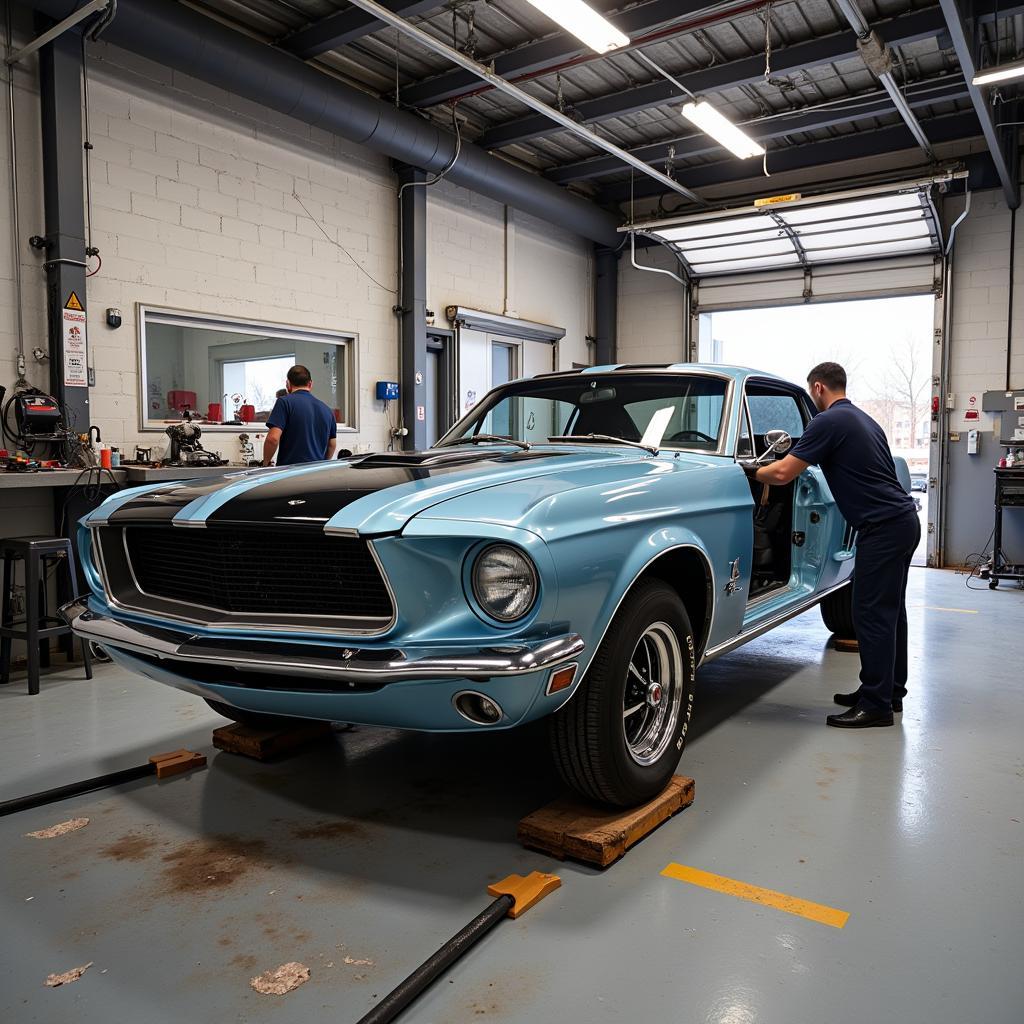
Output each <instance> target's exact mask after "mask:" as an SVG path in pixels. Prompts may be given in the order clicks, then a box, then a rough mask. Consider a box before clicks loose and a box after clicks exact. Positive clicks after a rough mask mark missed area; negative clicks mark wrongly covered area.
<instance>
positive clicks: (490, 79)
mask: <svg viewBox="0 0 1024 1024" xmlns="http://www.w3.org/2000/svg"><path fill="white" fill-rule="evenodd" d="M353 3H355V4H357V5H358V6H359V7H361V8H362V9H363V10H364V11H369V12H370V13H371V14H373V15H375V16H376V17H378V18H380V19H381V20H382V21H385V22H387V24H389V25H391V26H392V27H393V28H397V29H398V30H399V31H400V32H401V33H402V34H403V35H407V36H408V37H409V38H410V39H415V40H416V42H418V43H419V44H420V45H421V46H425V47H426V48H427V49H428V50H431V51H432V52H434V53H437V54H440V55H441V56H442V57H447V58H448V60H450V61H451V62H452V63H453V64H457V65H458V66H459V67H461V68H464V69H465V70H466V71H471V72H472V73H473V74H474V75H476V77H477V78H479V79H480V80H481V81H482V82H486V83H487V84H488V85H492V86H494V88H495V89H498V90H500V91H501V92H503V93H505V94H506V95H508V96H511V97H513V99H517V100H518V101H519V102H520V103H522V104H524V105H525V106H527V107H530V108H531V109H532V110H536V111H537V112H538V114H539V115H540V116H541V117H545V118H548V119H549V120H551V121H553V122H554V123H555V124H557V125H560V126H561V127H562V128H564V129H565V130H566V131H570V132H572V133H573V134H575V135H578V136H579V137H580V138H582V139H584V140H585V141H587V142H589V143H590V144H591V145H593V146H596V147H597V148H598V149H603V150H604V151H605V152H606V153H610V154H612V155H613V156H615V157H617V158H618V159H619V160H621V161H622V162H623V163H624V164H628V165H629V166H630V167H633V168H634V169H635V170H638V171H639V172H640V173H641V174H643V175H646V176H647V177H648V178H653V179H654V180H655V181H657V182H659V183H660V184H661V186H662V188H664V189H667V190H668V191H671V192H678V193H679V195H681V196H684V197H685V198H687V199H689V200H690V201H691V202H693V203H697V204H698V205H703V204H704V200H703V199H701V198H700V196H698V195H697V194H696V193H694V192H691V191H690V189H688V188H686V186H685V185H683V184H682V183H680V182H678V181H676V180H675V179H674V178H670V177H669V176H668V175H666V174H662V173H661V171H658V170H655V169H654V168H653V167H650V166H648V165H647V164H645V163H644V162H643V161H642V160H638V159H637V158H636V157H634V156H630V155H629V153H627V152H626V151H625V150H624V149H621V148H620V147H619V146H616V145H615V143H614V142H610V141H609V140H608V139H605V138H602V137H601V136H600V135H596V134H595V133H594V132H592V131H590V129H589V128H584V127H583V125H581V124H577V123H576V122H575V121H573V119H572V118H571V117H567V116H566V115H565V114H563V113H562V112H561V111H560V110H556V109H555V108H554V107H549V106H548V105H547V104H546V103H544V102H543V101H542V100H539V99H537V97H536V96H531V95H530V94H529V93H528V92H524V91H523V90H522V89H520V88H519V86H517V85H513V84H512V83H511V82H506V81H505V80H504V79H503V78H499V77H498V76H497V75H495V74H494V73H493V72H491V71H489V70H488V69H487V68H485V67H484V66H483V65H482V64H478V63H477V62H476V61H475V60H473V58H472V57H469V56H467V55H466V54H464V53H461V52H460V51H459V50H456V49H454V48H453V47H451V46H449V45H448V44H447V43H445V42H442V41H441V40H440V39H435V38H434V37H433V36H432V35H431V34H430V33H429V32H425V31H424V30H423V29H421V28H419V27H418V26H416V25H413V24H410V23H409V22H408V21H404V20H403V19H402V18H399V17H398V16H397V15H395V14H391V13H390V11H388V10H386V9H385V8H384V7H382V6H381V5H380V4H379V3H377V2H376V0H353ZM410 116H412V115H410ZM456 164H457V160H456V161H455V162H454V163H453V164H452V167H453V168H454V167H455V166H456Z"/></svg>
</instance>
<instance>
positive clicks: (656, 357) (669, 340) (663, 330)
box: [618, 246, 686, 363]
mask: <svg viewBox="0 0 1024 1024" xmlns="http://www.w3.org/2000/svg"><path fill="white" fill-rule="evenodd" d="M636 261H637V263H639V264H640V265H641V266H652V267H659V268H661V269H664V270H672V271H673V272H674V273H678V272H679V266H678V263H677V262H676V260H675V258H674V257H673V256H672V255H671V254H670V253H669V252H668V250H666V249H664V248H662V247H661V246H655V247H652V248H649V249H637V256H636ZM683 317H684V293H683V287H682V285H680V284H679V283H678V282H676V281H673V280H672V278H670V277H668V276H667V275H665V274H654V273H650V272H648V271H644V270H637V269H636V268H634V267H633V266H632V264H631V263H630V254H629V249H628V246H627V248H625V249H624V250H623V254H622V257H621V258H620V260H619V324H618V339H619V349H618V361H619V362H621V363H679V362H683V361H684V360H685V359H686V354H685V352H684V349H683V336H684V333H685V324H684V322H683Z"/></svg>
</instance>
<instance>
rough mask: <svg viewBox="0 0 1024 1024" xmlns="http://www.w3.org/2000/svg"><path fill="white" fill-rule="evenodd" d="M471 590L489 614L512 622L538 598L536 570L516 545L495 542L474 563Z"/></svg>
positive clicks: (522, 614)
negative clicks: (513, 546)
mask: <svg viewBox="0 0 1024 1024" xmlns="http://www.w3.org/2000/svg"><path fill="white" fill-rule="evenodd" d="M473 594H474V595H475V597H476V599H477V601H479V602H480V607H481V608H483V610H484V611H485V612H487V614H488V615H490V616H491V617H492V618H495V619H497V620H498V621H499V622H514V621H515V620H516V619H521V618H522V617H523V616H524V615H525V614H526V613H527V612H528V611H529V610H530V609H531V608H532V607H533V603H534V601H536V600H537V570H536V569H535V568H534V565H533V562H531V561H530V559H529V558H528V557H527V556H526V555H525V554H523V552H522V551H520V550H518V548H512V547H508V546H507V545H505V544H494V545H492V546H491V547H489V548H487V549H486V550H485V551H483V552H482V553H481V554H480V557H479V558H477V560H476V564H475V565H474V566H473Z"/></svg>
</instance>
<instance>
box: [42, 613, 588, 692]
mask: <svg viewBox="0 0 1024 1024" xmlns="http://www.w3.org/2000/svg"><path fill="white" fill-rule="evenodd" d="M61 615H63V616H64V619H65V620H66V621H67V623H68V625H70V626H71V628H72V629H73V630H74V631H75V633H77V634H78V635H79V636H81V637H83V638H84V639H86V640H91V641H92V642H93V643H97V644H100V645H109V646H111V647H115V648H118V649H120V650H125V651H132V652H134V653H136V654H144V655H148V656H149V657H153V658H159V659H162V660H168V661H175V662H192V663H198V664H204V665H210V664H223V665H225V666H229V667H231V668H235V669H239V670H242V671H245V672H257V673H267V674H273V675H280V674H281V673H282V672H287V673H289V674H290V675H295V676H302V677H306V678H314V679H332V680H337V681H339V682H345V683H349V684H351V685H356V684H360V683H361V684H363V685H371V686H373V685H383V684H385V683H389V682H396V681H398V680H414V679H470V680H474V681H482V680H486V679H490V678H492V677H496V676H518V675H526V674H528V673H531V672H537V671H542V670H544V669H547V668H553V667H555V666H556V665H560V664H562V663H564V662H566V661H570V660H572V659H573V658H577V657H579V655H580V654H582V652H583V650H584V647H585V644H584V642H583V638H582V637H581V636H580V635H579V634H578V633H563V634H560V635H558V636H548V637H543V638H541V639H539V640H535V641H529V642H520V643H515V644H508V645H496V646H493V647H481V648H464V647H453V648H437V647H429V648H418V649H406V650H400V649H397V648H393V649H390V650H378V649H373V648H355V647H342V646H338V647H325V646H322V645H320V644H304V643H302V642H301V641H291V640H285V641H276V640H265V641H264V640H235V639H229V638H224V637H209V636H202V635H200V634H197V633H190V632H188V631H187V630H177V629H167V628H165V627H163V626H150V625H145V624H142V623H137V622H126V621H124V620H120V619H113V618H110V616H108V615H100V614H98V613H97V612H94V611H91V610H90V609H89V607H88V604H87V602H86V601H84V600H78V601H72V602H71V603H70V604H67V605H65V606H64V607H63V608H61Z"/></svg>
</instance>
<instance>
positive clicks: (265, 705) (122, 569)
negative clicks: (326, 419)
mask: <svg viewBox="0 0 1024 1024" xmlns="http://www.w3.org/2000/svg"><path fill="white" fill-rule="evenodd" d="M813 414H814V409H813V406H812V404H811V401H810V399H809V397H808V396H807V394H806V393H805V392H804V391H803V390H802V389H801V388H799V387H796V386H794V385H793V384H790V383H788V382H786V381H783V380H780V379H778V378H776V377H772V376H770V375H768V374H764V373H759V372H756V371H753V370H747V369H742V368H736V367H724V366H707V365H697V364H692V365H691V364H679V365H673V366H665V367H657V368H652V367H647V366H644V367H632V366H619V367H612V366H606V367H596V368H591V369H586V370H573V371H568V372H563V373H556V374H546V375H543V376H540V377H536V378H532V379H528V380H520V381H515V382H513V383H510V384H506V385H503V386H501V387H498V388H495V389H494V390H493V391H491V392H490V393H488V394H487V395H486V396H484V398H483V399H482V400H481V401H480V402H479V404H478V405H477V406H476V407H475V408H473V409H472V410H471V411H470V412H469V413H468V414H467V415H466V416H465V417H463V419H461V420H460V421H459V422H458V423H456V425H455V426H454V427H453V428H452V429H451V430H450V431H449V433H448V434H446V435H445V436H444V437H443V438H442V439H441V440H440V441H439V442H438V443H437V445H436V446H435V447H434V448H432V449H430V450H428V451H420V452H402V453H391V452H386V453H377V454H372V455H357V456H353V457H351V458H349V459H345V460H341V461H334V462H324V463H315V464H312V465H303V466H296V467H289V468H283V469H274V468H271V469H255V470H245V471H238V472H229V473H225V474H224V475H223V476H222V477H218V478H216V479H214V480H209V479H205V480H202V481H196V480H192V481H185V482H181V483H174V484H156V485H149V486H146V487H140V488H135V489H132V490H127V491H122V492H119V493H118V494H116V495H114V496H112V497H111V498H108V499H107V500H106V501H105V502H104V503H103V504H102V505H101V506H99V507H98V508H97V509H96V510H95V511H94V512H92V513H91V514H89V515H88V516H86V517H85V519H83V520H82V524H81V527H80V531H79V538H80V539H79V547H80V551H81V557H82V562H83V564H84V567H85V572H86V575H87V578H88V580H89V585H90V588H91V592H90V594H89V596H88V598H86V599H82V600H80V601H78V602H76V603H74V604H73V605H71V606H69V607H68V608H67V609H66V610H65V613H66V615H67V617H68V619H69V621H71V622H72V623H73V625H74V628H75V631H76V632H77V633H78V634H79V635H81V636H83V637H86V638H88V639H90V640H93V641H95V642H97V643H99V644H101V645H102V646H103V647H104V648H105V649H106V650H107V651H108V652H109V653H110V656H111V657H112V658H113V659H114V660H115V661H116V662H118V663H119V664H121V665H123V666H125V667H126V668H129V669H131V670H133V671H135V672H137V673H138V674H139V675H142V676H146V677H149V678H151V679H155V680H158V681H159V682H162V683H167V684H170V685H172V686H176V687H178V688H180V689H183V690H186V691H188V692H190V693H194V694H197V695H199V696H201V697H203V698H205V699H206V700H207V701H208V702H209V703H210V704H211V706H213V707H214V708H216V709H217V710H218V711H221V712H222V713H223V714H225V715H227V716H228V717H230V718H234V719H236V720H238V721H243V722H261V721H267V720H268V718H269V719H273V718H274V717H276V716H290V717H298V718H311V719H324V720H330V721H344V722H352V723H360V724H365V725H371V726H373V725H378V726H389V727H397V728H401V729H418V730H431V731H440V732H443V731H469V730H472V731H487V730H495V729H506V728H511V727H514V726H518V725H521V724H523V723H526V722H530V721H533V720H536V719H541V718H546V719H548V722H549V731H550V742H551V748H552V750H553V753H554V758H555V761H556V763H557V765H558V767H559V770H560V772H561V774H562V776H563V778H564V779H565V781H566V782H567V783H568V784H569V785H570V786H572V787H573V788H575V789H576V790H577V791H578V792H579V793H580V794H582V795H584V796H586V797H588V798H591V799H594V800H598V801H601V802H604V803H607V804H611V805H617V806H629V805H634V804H637V803H639V802H642V801H644V800H646V799H649V798H650V797H652V796H654V795H655V794H657V793H658V792H659V791H660V790H661V788H662V787H663V786H664V785H665V783H666V782H667V780H668V778H669V776H670V775H671V774H672V772H673V771H674V770H675V768H676V765H677V763H678V760H679V755H680V753H681V751H682V750H683V747H684V744H685V741H686V735H687V729H688V726H689V724H690V720H691V715H692V712H693V702H694V689H695V686H694V684H695V678H696V672H697V669H698V667H699V666H700V665H701V664H703V663H705V662H708V661H711V660H712V659H714V658H717V657H720V656H721V655H723V654H725V653H727V652H729V651H731V650H733V649H735V648H736V647H739V646H740V645H741V644H744V643H746V642H748V641H749V640H752V639H753V638H755V637H757V636H760V635H761V634H763V633H764V632H766V631H767V630H770V629H772V628H773V627H775V626H777V625H779V624H780V623H782V622H784V621H786V620H787V619H789V618H790V617H792V616H794V615H798V614H800V613H801V612H803V611H806V610H807V609H808V608H811V607H812V606H814V605H815V604H818V603H819V602H821V603H822V607H823V614H824V617H825V620H826V624H827V625H829V627H830V628H831V629H833V631H837V632H839V633H842V634H845V635H852V629H853V625H852V621H851V615H850V602H849V595H850V587H849V582H850V577H851V573H852V570H853V564H854V537H853V534H852V532H851V530H850V529H849V528H848V526H847V524H846V523H845V522H844V520H843V519H842V517H841V515H840V514H839V512H838V510H837V508H836V505H835V502H834V500H833V498H832V494H831V493H830V491H829V488H828V485H827V484H826V482H825V479H824V477H823V475H822V473H821V472H820V470H818V469H817V468H816V467H811V468H809V469H807V470H806V471H805V472H804V473H803V474H802V475H801V476H800V477H799V478H798V479H797V480H795V481H794V482H793V483H791V484H789V485H787V486H785V487H771V488H769V487H765V486H764V485H761V484H757V483H756V482H752V481H750V480H748V478H747V476H746V474H745V473H744V471H743V469H742V467H741V466H740V465H739V464H738V460H740V459H747V458H751V457H755V458H762V459H768V458H772V457H774V455H775V454H781V452H783V451H785V449H786V448H787V447H788V445H789V443H790V439H791V438H796V437H798V436H799V435H800V434H801V433H802V432H803V430H804V428H805V427H806V425H807V423H808V422H809V421H810V419H811V417H812V416H813ZM773 432H775V433H773ZM773 443H774V451H769V449H770V448H771V447H772V445H773Z"/></svg>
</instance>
